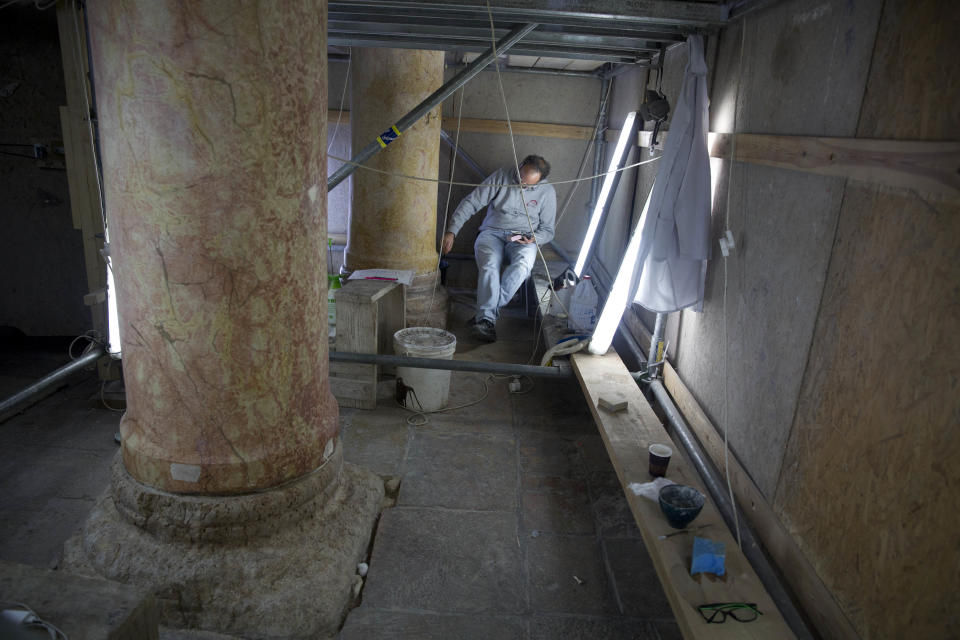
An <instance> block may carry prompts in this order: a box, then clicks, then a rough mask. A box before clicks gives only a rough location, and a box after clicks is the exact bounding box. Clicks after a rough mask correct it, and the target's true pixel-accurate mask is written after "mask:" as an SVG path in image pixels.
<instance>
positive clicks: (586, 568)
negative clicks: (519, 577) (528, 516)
mask: <svg viewBox="0 0 960 640" xmlns="http://www.w3.org/2000/svg"><path fill="white" fill-rule="evenodd" d="M525 540H526V552H527V572H528V580H529V592H530V605H531V607H532V608H533V610H534V611H537V612H557V613H581V614H616V613H618V611H617V605H616V602H615V600H614V597H613V593H612V590H611V588H610V584H609V581H608V578H607V575H606V570H605V568H604V564H603V560H602V558H601V556H600V548H599V546H598V544H597V541H596V538H595V537H594V536H557V535H549V534H545V535H541V536H539V537H536V538H532V537H531V538H525ZM574 576H576V578H574ZM577 578H579V580H580V581H579V582H578V581H577Z"/></svg>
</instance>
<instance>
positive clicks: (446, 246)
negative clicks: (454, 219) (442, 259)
mask: <svg viewBox="0 0 960 640" xmlns="http://www.w3.org/2000/svg"><path fill="white" fill-rule="evenodd" d="M455 237H456V236H454V235H453V234H452V233H450V232H449V231H447V232H446V233H445V234H443V240H441V241H440V255H445V254H447V253H450V250H451V249H453V239H454V238H455Z"/></svg>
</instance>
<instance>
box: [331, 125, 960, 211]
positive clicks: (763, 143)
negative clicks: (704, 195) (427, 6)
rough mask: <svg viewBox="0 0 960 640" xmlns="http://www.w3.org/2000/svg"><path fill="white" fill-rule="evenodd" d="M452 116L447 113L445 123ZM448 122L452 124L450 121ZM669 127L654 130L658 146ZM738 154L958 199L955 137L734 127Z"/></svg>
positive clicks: (494, 130)
mask: <svg viewBox="0 0 960 640" xmlns="http://www.w3.org/2000/svg"><path fill="white" fill-rule="evenodd" d="M338 114H339V115H340V123H341V124H349V123H350V112H348V111H342V112H340V111H335V110H333V111H328V112H327V119H328V121H329V122H336V121H337V116H338ZM452 122H455V120H453V119H452V118H446V119H445V123H446V124H447V125H451V123H452ZM511 125H512V126H513V134H514V135H517V136H537V137H541V138H556V139H562V140H591V139H593V127H581V126H576V125H568V124H548V123H541V122H514V121H511ZM451 126H452V125H451ZM460 130H461V131H464V132H467V133H490V134H498V135H505V134H507V133H509V129H508V127H507V123H506V121H505V120H487V119H482V118H463V119H462V120H461V121H460ZM619 135H620V131H619V129H607V131H606V132H605V134H604V139H605V140H606V141H607V142H616V140H617V137H618V136H619ZM668 135H669V132H667V131H661V132H660V135H659V136H657V147H658V148H663V145H664V144H665V143H666V140H667V136H668ZM652 137H653V132H652V131H641V132H639V134H638V137H637V145H638V146H640V147H643V148H649V147H650V145H651V142H652ZM736 137H737V144H736V148H737V158H736V159H737V160H738V161H739V162H749V163H751V164H760V165H766V166H770V167H780V168H782V169H792V170H794V171H804V172H806V173H818V174H821V175H828V176H838V177H842V178H848V179H850V180H861V181H864V182H872V183H875V184H882V185H886V186H888V187H898V188H903V189H913V190H916V191H919V192H921V193H925V194H928V195H931V196H934V197H939V198H945V199H947V200H950V201H957V202H960V142H924V141H913V140H870V139H865V138H818V137H812V136H776V135H763V134H754V133H738V134H736ZM731 140H732V134H729V133H711V134H710V142H709V147H710V149H709V150H710V156H711V157H713V158H729V157H730V144H731Z"/></svg>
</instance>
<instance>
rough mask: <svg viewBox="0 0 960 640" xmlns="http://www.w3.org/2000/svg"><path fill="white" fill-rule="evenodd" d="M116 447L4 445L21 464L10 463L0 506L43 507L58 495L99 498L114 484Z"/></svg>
mask: <svg viewBox="0 0 960 640" xmlns="http://www.w3.org/2000/svg"><path fill="white" fill-rule="evenodd" d="M116 450H117V447H116V446H114V448H113V450H109V449H108V450H105V451H97V450H93V449H68V448H65V447H56V446H50V445H31V446H18V445H12V446H8V447H4V455H6V456H9V459H10V460H11V461H13V460H19V461H21V464H16V465H10V466H9V467H7V468H6V469H5V470H4V472H3V473H2V474H0V484H2V486H3V491H0V509H23V508H34V509H35V508H40V505H43V504H45V503H46V502H47V501H49V500H51V499H54V498H64V499H68V500H70V499H73V500H77V499H87V500H93V499H95V498H97V497H98V496H99V495H100V494H101V493H103V491H104V489H106V488H107V486H108V485H109V483H110V461H111V460H112V459H113V457H114V456H115V455H116ZM78 469H83V473H77V470H78ZM38 470H42V473H38Z"/></svg>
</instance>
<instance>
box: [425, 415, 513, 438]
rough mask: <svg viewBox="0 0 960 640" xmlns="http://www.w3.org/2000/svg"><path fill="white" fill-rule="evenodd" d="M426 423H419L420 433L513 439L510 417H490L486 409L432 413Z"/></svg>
mask: <svg viewBox="0 0 960 640" xmlns="http://www.w3.org/2000/svg"><path fill="white" fill-rule="evenodd" d="M427 417H428V421H427V423H426V424H424V425H418V426H417V427H416V429H417V431H418V432H420V433H438V434H442V433H445V434H471V435H481V436H488V437H493V438H505V439H510V440H512V439H513V425H512V424H511V420H510V419H509V418H501V419H492V420H491V419H489V418H487V416H486V412H485V411H476V412H474V413H473V414H472V415H454V414H451V413H431V414H430V415H429V416H427Z"/></svg>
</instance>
